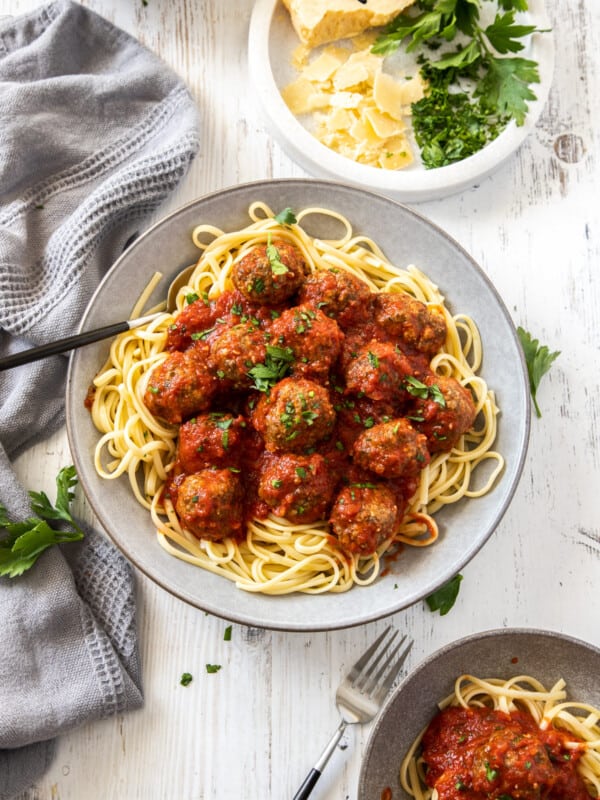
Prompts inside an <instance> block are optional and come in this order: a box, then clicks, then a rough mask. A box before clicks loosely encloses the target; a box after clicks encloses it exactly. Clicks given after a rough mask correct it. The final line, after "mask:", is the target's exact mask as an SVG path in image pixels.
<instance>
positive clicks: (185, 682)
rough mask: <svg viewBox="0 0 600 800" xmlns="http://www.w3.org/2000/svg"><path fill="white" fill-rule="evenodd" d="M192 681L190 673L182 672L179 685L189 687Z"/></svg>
mask: <svg viewBox="0 0 600 800" xmlns="http://www.w3.org/2000/svg"><path fill="white" fill-rule="evenodd" d="M193 680H194V677H193V675H192V674H191V673H190V672H184V673H183V674H182V676H181V679H180V681H179V683H180V684H181V685H182V686H189V685H190V683H191V682H192V681H193Z"/></svg>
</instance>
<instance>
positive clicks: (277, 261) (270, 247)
mask: <svg viewBox="0 0 600 800" xmlns="http://www.w3.org/2000/svg"><path fill="white" fill-rule="evenodd" d="M267 258H268V259H269V264H270V265H271V272H272V273H273V275H285V274H286V273H287V272H289V269H288V268H287V267H286V265H285V264H284V263H283V261H282V260H281V257H280V255H279V250H278V249H277V248H276V247H275V245H274V244H271V234H269V237H268V239H267Z"/></svg>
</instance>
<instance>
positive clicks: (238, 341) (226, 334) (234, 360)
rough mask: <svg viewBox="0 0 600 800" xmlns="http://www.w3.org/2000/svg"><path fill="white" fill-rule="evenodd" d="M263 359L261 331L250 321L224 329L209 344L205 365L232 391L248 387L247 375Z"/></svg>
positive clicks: (264, 348)
mask: <svg viewBox="0 0 600 800" xmlns="http://www.w3.org/2000/svg"><path fill="white" fill-rule="evenodd" d="M265 356H266V347H265V335H264V332H263V331H262V330H261V329H260V328H258V327H257V326H256V325H255V324H254V323H252V322H245V323H240V324H239V325H232V326H226V327H224V328H223V329H222V330H221V331H219V332H218V333H217V334H216V335H215V337H214V338H213V339H212V340H211V342H210V357H209V365H210V368H211V370H212V371H213V373H214V374H215V375H216V376H217V377H218V378H220V379H221V380H225V381H228V382H229V383H230V384H231V386H232V387H233V388H234V389H247V388H249V387H250V386H251V385H252V379H251V378H250V376H249V375H248V372H249V371H250V370H251V369H252V367H254V366H255V365H256V364H260V363H263V362H264V360H265Z"/></svg>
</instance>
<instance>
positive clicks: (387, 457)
mask: <svg viewBox="0 0 600 800" xmlns="http://www.w3.org/2000/svg"><path fill="white" fill-rule="evenodd" d="M353 456H354V463H355V464H358V466H359V467H362V468H363V469H366V470H370V471H371V472H375V473H376V474H377V475H380V476H381V477H385V478H399V477H401V476H411V475H417V474H418V473H419V472H420V471H421V470H422V469H423V467H425V466H427V464H428V463H429V460H430V456H429V451H428V450H427V437H426V436H424V435H423V434H422V433H418V431H416V430H415V429H414V428H413V426H412V425H411V424H410V422H409V421H408V420H407V419H404V418H400V419H393V420H391V421H390V422H382V423H380V424H379V425H374V426H373V427H372V428H369V429H368V430H366V431H364V432H363V433H361V434H360V436H359V437H358V439H357V440H356V441H355V442H354V448H353Z"/></svg>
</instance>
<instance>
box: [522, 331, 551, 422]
mask: <svg viewBox="0 0 600 800" xmlns="http://www.w3.org/2000/svg"><path fill="white" fill-rule="evenodd" d="M517 334H518V336H519V341H520V342H521V347H522V348H523V353H524V355H525V363H526V364H527V374H528V376H529V389H530V391H531V399H532V400H533V405H534V408H535V413H536V416H537V417H538V418H539V417H541V416H542V412H541V411H540V407H539V405H538V402H537V390H538V387H539V385H540V381H541V379H542V378H543V377H544V375H545V374H546V373H547V372H548V371H549V369H550V367H551V366H552V364H553V363H554V362H555V361H556V359H557V358H558V357H559V355H560V350H554V351H553V352H550V350H549V349H548V347H547V346H546V345H545V344H544V345H540V343H539V340H538V339H534V338H533V337H532V335H531V334H530V333H529V332H528V331H526V330H525V329H524V328H522V327H521V326H519V327H518V328H517Z"/></svg>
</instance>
